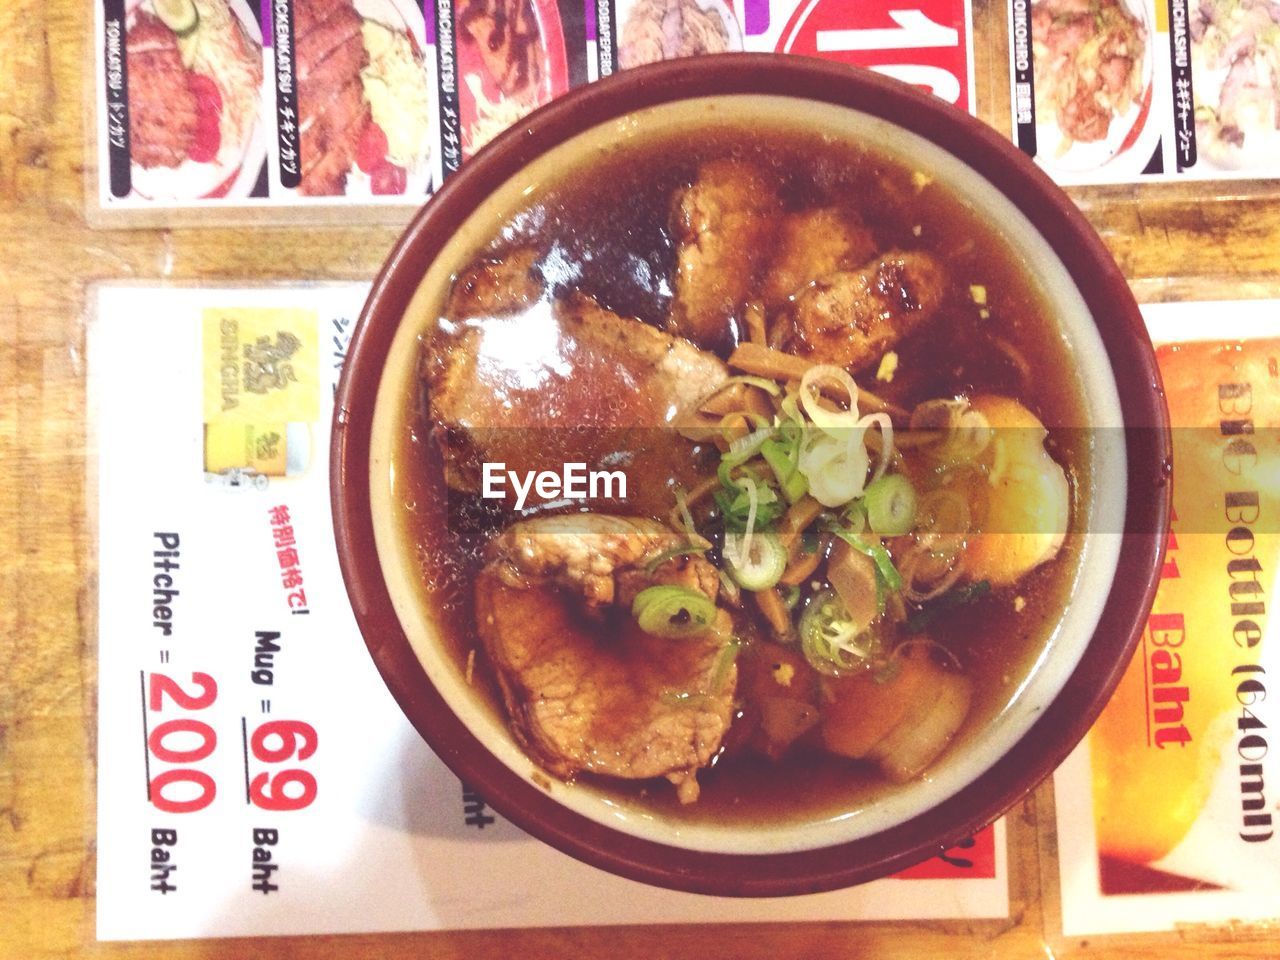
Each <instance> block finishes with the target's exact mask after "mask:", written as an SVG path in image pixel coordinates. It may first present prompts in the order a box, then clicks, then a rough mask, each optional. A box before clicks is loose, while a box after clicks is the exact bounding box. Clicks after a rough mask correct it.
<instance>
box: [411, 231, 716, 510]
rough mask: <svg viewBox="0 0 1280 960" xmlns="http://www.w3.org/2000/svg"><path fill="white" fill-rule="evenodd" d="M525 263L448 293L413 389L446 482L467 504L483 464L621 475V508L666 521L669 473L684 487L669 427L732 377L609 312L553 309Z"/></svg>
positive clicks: (485, 271) (486, 263) (559, 305)
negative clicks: (420, 389) (438, 445)
mask: <svg viewBox="0 0 1280 960" xmlns="http://www.w3.org/2000/svg"><path fill="white" fill-rule="evenodd" d="M533 261H534V258H533V256H532V255H531V254H530V253H529V251H527V250H515V251H513V252H511V253H509V254H507V255H506V256H504V257H497V258H488V259H484V260H482V261H480V262H478V263H477V264H474V265H473V266H472V267H471V268H470V269H468V270H467V271H466V272H465V273H464V274H463V275H462V276H461V277H460V278H459V279H458V281H457V282H456V283H455V285H454V288H453V292H452V294H451V297H450V300H449V304H448V306H447V308H446V320H447V321H448V322H447V323H446V324H442V325H441V328H440V329H439V330H438V331H437V332H436V333H435V334H434V335H433V337H432V339H431V341H430V342H429V343H428V344H427V346H426V350H425V354H424V362H423V369H422V376H423V380H424V383H425V386H426V394H427V400H428V404H429V409H430V415H431V420H432V421H433V423H434V424H436V426H437V428H438V431H439V434H438V436H439V439H440V440H441V441H442V442H443V444H444V447H445V457H446V479H447V480H448V482H449V484H450V486H452V487H454V488H455V489H458V490H464V491H475V490H478V489H479V487H480V483H481V465H482V464H483V463H486V462H491V463H503V464H505V465H506V467H505V469H508V470H512V471H516V472H518V473H521V474H523V473H525V472H526V471H541V470H550V471H555V472H559V471H560V470H561V467H562V465H563V464H564V463H566V462H570V461H573V462H585V463H586V464H587V466H588V469H597V468H604V467H606V466H607V467H608V468H609V469H624V470H625V471H626V473H627V475H628V481H629V486H628V499H627V503H628V505H629V506H630V507H631V508H633V509H635V510H637V511H641V512H644V511H643V509H642V505H643V504H651V505H652V506H653V508H654V512H661V513H665V512H666V510H667V509H668V508H669V506H670V483H671V482H673V481H672V479H671V477H670V476H668V475H667V473H666V471H674V472H675V475H676V476H677V477H678V476H684V475H689V476H692V467H691V466H690V458H689V456H688V446H687V444H686V443H685V442H684V441H683V440H681V439H680V438H679V437H678V436H676V434H675V432H674V430H671V429H667V428H668V427H676V426H679V425H680V424H681V423H682V421H683V420H684V418H685V417H686V416H688V415H691V414H692V412H693V410H694V409H695V408H696V406H697V404H698V403H699V401H701V400H702V398H704V397H706V396H707V395H708V394H709V393H711V392H712V391H713V390H714V389H715V388H716V387H717V386H719V385H720V384H721V383H723V382H724V380H725V379H727V377H728V371H727V369H726V368H725V366H724V364H723V363H722V362H721V361H720V360H719V359H718V358H716V357H715V356H713V355H711V354H709V353H705V352H703V351H702V350H699V349H698V348H696V347H695V346H693V345H692V344H691V343H689V342H688V341H686V340H682V339H680V338H679V337H673V336H671V335H670V334H666V333H663V332H662V331H660V330H657V329H654V328H653V327H651V326H649V325H647V324H645V323H642V322H641V321H639V320H634V319H631V318H629V317H620V316H618V315H617V314H615V313H612V312H610V311H608V310H605V309H604V308H603V307H601V306H600V305H599V304H598V303H596V301H594V300H592V299H591V298H589V297H586V296H581V295H574V296H572V297H569V298H567V299H564V300H550V299H548V298H547V297H546V296H545V295H544V292H543V285H542V280H541V277H540V276H539V275H538V272H537V269H536V266H535V265H534V262H533Z"/></svg>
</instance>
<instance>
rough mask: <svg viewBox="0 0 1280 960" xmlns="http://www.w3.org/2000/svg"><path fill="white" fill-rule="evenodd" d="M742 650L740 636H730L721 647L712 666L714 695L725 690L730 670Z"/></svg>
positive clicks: (711, 690)
mask: <svg viewBox="0 0 1280 960" xmlns="http://www.w3.org/2000/svg"><path fill="white" fill-rule="evenodd" d="M741 650H742V640H741V639H740V638H739V637H730V638H729V640H728V642H726V643H725V645H724V646H723V647H721V648H720V652H719V653H718V654H716V662H715V665H714V666H713V667H712V668H711V689H710V691H709V692H710V693H711V695H712V696H718V695H719V694H720V693H722V692H723V691H724V685H725V684H726V683H727V682H728V680H729V671H730V670H732V669H733V663H734V661H735V660H737V659H738V653H739V652H740V651H741Z"/></svg>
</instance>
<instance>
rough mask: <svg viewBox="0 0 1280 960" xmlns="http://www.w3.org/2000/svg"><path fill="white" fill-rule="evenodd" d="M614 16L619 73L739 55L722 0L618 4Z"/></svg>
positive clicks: (738, 31)
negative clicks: (735, 52) (679, 60)
mask: <svg viewBox="0 0 1280 960" xmlns="http://www.w3.org/2000/svg"><path fill="white" fill-rule="evenodd" d="M616 11H617V17H618V20H619V22H620V23H621V24H622V28H621V31H620V33H619V36H618V62H619V65H620V66H622V67H623V68H624V69H625V68H627V67H638V66H640V65H641V64H645V63H656V62H657V61H659V60H670V59H672V58H673V57H691V56H698V55H699V54H704V53H726V52H728V51H733V50H741V49H742V28H741V27H740V26H739V25H738V21H737V19H736V17H735V16H734V13H733V7H732V5H730V4H728V3H726V2H725V0H619V2H618V3H617V4H616Z"/></svg>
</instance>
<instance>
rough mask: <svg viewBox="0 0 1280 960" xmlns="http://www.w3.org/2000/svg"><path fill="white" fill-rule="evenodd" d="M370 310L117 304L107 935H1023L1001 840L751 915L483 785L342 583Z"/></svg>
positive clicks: (302, 296) (103, 919) (100, 376)
mask: <svg viewBox="0 0 1280 960" xmlns="http://www.w3.org/2000/svg"><path fill="white" fill-rule="evenodd" d="M367 292H368V287H367V285H364V284H349V285H321V286H289V287H285V286H279V287H268V288H256V289H230V288H225V289H222V288H216V287H204V288H199V289H197V288H175V287H146V286H102V287H99V288H97V290H96V315H95V316H94V317H93V318H92V319H91V321H90V323H89V329H88V381H89V387H88V390H89V394H88V408H89V410H90V411H92V414H91V424H90V436H89V442H90V448H91V450H92V451H94V455H93V456H91V458H90V462H91V470H93V471H94V473H95V476H93V477H91V480H90V484H89V487H88V489H89V490H90V491H94V490H96V510H94V511H93V512H96V516H97V528H98V571H99V573H98V656H97V670H98V683H97V690H98V730H97V749H98V784H97V796H98V829H97V838H98V839H97V858H98V882H97V909H98V915H97V935H98V937H99V938H100V939H103V940H135V939H167V938H199V937H215V936H216V937H225V936H251V935H262V934H321V933H344V932H373V931H394V930H439V929H469V928H495V927H533V926H576V925H602V924H642V923H685V922H688V923H692V922H699V923H708V922H710V923H715V922H740V923H750V922H768V921H786V920H815V921H818V920H822V921H828V920H925V919H966V920H975V919H982V918H992V919H997V918H1004V917H1007V916H1008V912H1009V868H1008V863H1007V849H1006V838H1005V824H1004V821H999V822H997V823H996V824H995V825H994V826H993V827H990V828H987V829H985V830H983V831H981V832H979V833H978V834H977V835H976V836H974V837H960V838H956V840H957V842H956V845H955V846H954V847H953V848H951V849H949V850H947V851H945V852H944V853H943V854H941V855H940V856H938V857H934V858H933V859H931V860H927V861H925V862H924V863H922V864H919V865H917V866H916V867H913V868H911V869H910V870H908V871H906V872H905V873H903V874H901V875H899V876H897V877H892V878H888V879H884V880H879V881H876V882H874V883H869V884H866V885H863V886H860V887H854V888H851V889H848V890H843V891H837V892H832V893H824V894H818V895H813V896H805V897H793V898H784V899H777V900H760V901H747V900H732V899H719V898H711V897H702V896H696V895H692V894H681V893H675V892H671V891H666V890H660V889H657V888H653V887H648V886H645V885H643V884H639V883H635V882H632V881H628V880H623V879H621V878H619V877H615V876H613V875H610V874H606V873H603V872H601V871H598V870H596V869H594V868H592V867H589V866H586V865H584V864H581V863H579V862H577V861H575V860H573V859H570V858H569V857H567V856H565V855H563V854H561V853H559V852H557V851H556V850H554V849H552V848H551V847H549V846H546V845H545V844H543V843H541V842H539V841H537V840H534V839H532V838H531V837H529V836H527V835H525V834H524V833H522V832H521V831H520V830H518V829H517V828H515V827H514V826H512V825H511V824H510V823H508V822H506V821H505V820H504V819H503V818H502V817H501V816H499V815H498V814H497V813H495V812H494V811H493V810H492V809H491V808H490V807H489V806H488V805H487V803H486V802H485V799H484V797H482V796H480V795H478V794H477V793H475V792H474V791H472V790H470V789H468V788H467V786H465V785H464V784H462V783H460V782H459V781H458V780H457V779H456V778H455V777H454V775H453V774H452V773H450V771H449V770H448V769H447V768H446V767H445V766H444V764H443V763H442V762H441V761H440V760H439V759H438V758H437V757H436V756H435V755H434V754H433V753H432V752H431V750H430V749H429V748H428V747H427V746H426V744H425V743H424V742H423V741H422V739H421V738H420V737H419V736H418V734H417V733H416V732H415V731H414V730H413V728H412V727H411V726H410V725H409V722H408V721H407V720H406V719H405V717H404V714H403V713H402V712H401V711H400V708H399V707H398V706H397V705H396V703H395V701H394V700H393V699H392V697H391V695H390V694H389V693H388V692H387V689H386V687H385V685H384V684H383V682H382V680H381V678H380V677H379V676H378V673H377V671H376V670H375V668H374V665H373V660H372V659H371V657H370V656H369V654H368V651H367V650H366V648H365V645H364V641H363V640H362V638H361V636H360V632H359V630H358V629H357V627H356V623H355V619H354V617H353V615H352V612H351V607H350V605H349V602H348V599H347V593H346V590H345V588H344V586H343V583H342V578H341V575H340V573H339V569H338V560H337V553H336V548H335V545H334V538H333V527H332V522H331V518H330V503H329V465H328V450H329V432H330V422H331V417H332V414H333V392H334V387H335V385H336V383H337V379H338V376H339V373H340V371H341V367H342V363H343V360H344V356H345V351H346V347H347V343H348V341H349V339H350V336H351V333H352V331H353V328H354V325H355V320H356V317H357V316H358V314H359V311H360V308H361V306H362V304H363V302H364V298H365V296H366V294H367ZM90 496H91V497H92V496H93V494H92V493H91V494H90ZM513 876H519V877H522V878H524V879H523V880H522V881H521V882H519V883H512V882H511V878H512V877H513Z"/></svg>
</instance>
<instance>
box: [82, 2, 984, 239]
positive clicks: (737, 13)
mask: <svg viewBox="0 0 1280 960" xmlns="http://www.w3.org/2000/svg"><path fill="white" fill-rule="evenodd" d="M899 6H900V5H898V4H894V3H890V2H889V0H875V2H872V3H866V2H860V0H859V2H854V0H817V2H805V3H801V2H798V0H441V2H438V3H431V2H427V0H94V10H95V18H94V25H95V27H94V28H95V32H96V35H95V44H94V47H95V50H96V58H95V62H94V79H93V91H94V92H93V102H94V104H95V116H96V129H97V137H96V144H95V148H94V149H95V160H96V163H94V164H90V166H91V167H96V168H97V170H98V177H97V182H96V184H95V185H94V188H93V191H92V192H93V194H94V196H95V199H96V207H97V209H96V211H95V212H101V213H103V214H104V215H105V216H106V217H107V219H108V222H111V223H113V224H114V223H117V222H121V220H120V218H118V217H116V218H115V219H111V218H112V217H113V216H115V215H116V214H119V213H121V212H125V211H133V212H134V213H137V212H139V211H148V210H150V211H171V212H172V211H187V212H188V213H190V214H191V216H189V217H188V218H187V222H191V223H194V224H197V225H198V224H199V223H201V222H209V218H208V217H207V216H198V215H197V212H207V211H209V210H224V211H246V210H258V211H264V210H265V211H269V210H271V209H274V208H281V207H284V208H288V209H290V210H297V209H299V208H321V209H322V210H323V209H325V208H329V209H332V208H335V207H340V208H343V209H345V210H350V209H351V208H352V207H362V208H368V209H373V210H377V209H379V208H381V209H383V210H384V212H385V211H386V210H387V208H392V209H394V208H399V209H400V210H401V211H403V210H405V209H409V208H412V207H415V206H418V205H419V204H421V203H422V202H423V200H424V199H425V198H426V197H427V196H428V195H429V194H430V193H431V192H432V191H433V190H435V189H438V188H439V186H440V184H441V183H442V182H443V180H444V178H445V177H447V176H449V175H450V174H451V173H452V172H454V171H455V170H457V169H458V167H459V165H460V164H462V163H463V162H465V160H466V159H467V158H468V157H470V156H471V155H473V154H474V153H475V152H476V151H477V150H479V149H480V148H481V147H482V146H484V145H485V144H486V143H488V142H489V141H490V140H492V139H493V138H494V137H496V136H497V135H498V134H499V133H501V132H502V131H503V130H505V129H507V127H509V126H511V125H512V124H513V123H515V122H517V121H518V120H520V119H521V118H522V117H524V116H526V115H527V114H529V113H530V112H531V111H532V110H534V109H536V108H537V107H538V106H540V105H542V104H544V103H547V102H549V101H550V100H552V99H554V98H555V97H558V96H560V95H562V94H564V93H566V92H567V91H568V90H570V89H572V88H574V87H576V86H579V85H581V84H583V83H587V82H589V81H591V80H595V79H598V78H600V77H604V76H608V75H609V74H612V73H614V72H617V71H619V70H625V69H628V68H631V67H635V66H638V65H641V64H645V63H651V62H654V61H658V60H669V59H672V58H675V57H682V56H697V55H703V54H715V53H732V52H735V51H749V52H765V51H778V52H783V53H796V54H803V55H805V56H814V57H819V58H822V59H827V60H833V61H837V62H842V63H850V64H856V65H859V66H864V67H869V68H871V69H874V70H878V71H879V72H881V73H884V74H887V75H889V76H893V77H897V78H899V79H901V80H904V81H907V82H909V83H914V84H917V85H918V86H920V87H922V88H924V89H926V90H929V91H931V92H933V93H935V94H937V95H938V96H940V97H941V98H943V99H944V100H946V101H948V102H950V103H954V104H956V105H957V106H958V107H960V108H961V109H965V110H969V111H970V112H972V111H974V109H975V106H976V100H975V91H974V77H973V36H972V16H971V8H970V4H969V0H915V2H913V3H912V4H911V5H910V9H899ZM170 219H172V218H170ZM179 219H181V218H179ZM135 220H136V222H153V221H152V220H145V221H144V220H137V218H136V217H135ZM123 222H126V223H127V222H129V218H128V217H125V218H124V219H123Z"/></svg>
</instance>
